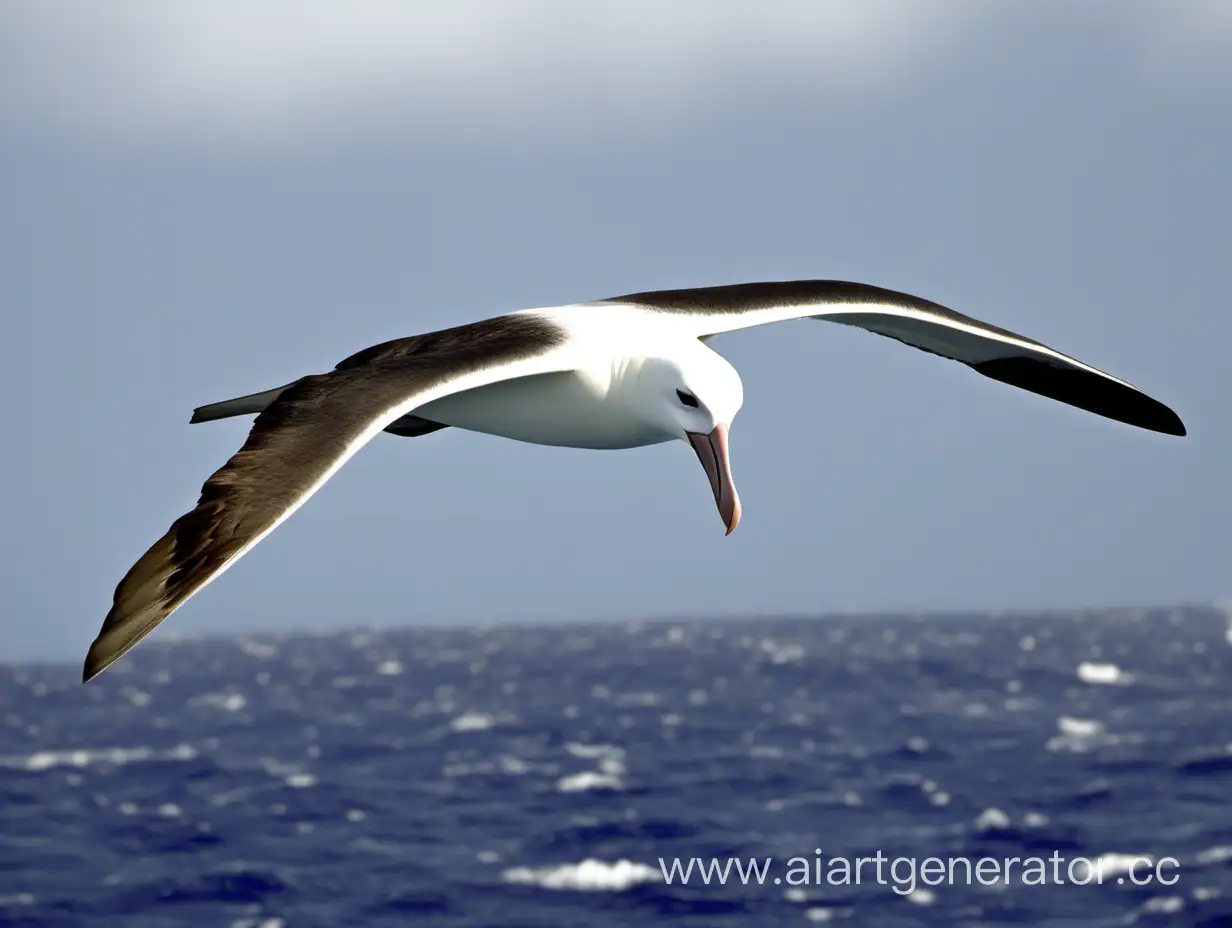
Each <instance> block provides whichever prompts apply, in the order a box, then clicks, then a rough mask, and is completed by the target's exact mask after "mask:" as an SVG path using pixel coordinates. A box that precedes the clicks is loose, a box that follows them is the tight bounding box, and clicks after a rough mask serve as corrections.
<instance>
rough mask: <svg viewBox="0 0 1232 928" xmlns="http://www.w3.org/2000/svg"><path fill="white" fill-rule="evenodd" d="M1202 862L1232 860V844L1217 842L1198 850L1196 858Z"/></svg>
mask: <svg viewBox="0 0 1232 928" xmlns="http://www.w3.org/2000/svg"><path fill="white" fill-rule="evenodd" d="M1195 859H1196V860H1197V861H1198V863H1200V864H1222V863H1226V862H1227V861H1229V860H1232V845H1230V844H1216V845H1215V846H1214V847H1208V848H1207V849H1206V850H1205V851H1198V854H1197V856H1196V858H1195Z"/></svg>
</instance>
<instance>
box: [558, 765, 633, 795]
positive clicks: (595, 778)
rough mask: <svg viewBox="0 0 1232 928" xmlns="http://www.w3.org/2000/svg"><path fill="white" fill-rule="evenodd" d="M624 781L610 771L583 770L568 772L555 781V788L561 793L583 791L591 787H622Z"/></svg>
mask: <svg viewBox="0 0 1232 928" xmlns="http://www.w3.org/2000/svg"><path fill="white" fill-rule="evenodd" d="M623 787H624V783H623V782H622V781H621V779H620V777H618V776H614V775H612V774H610V773H597V772H596V771H594V770H583V771H582V772H581V773H574V774H570V775H569V776H567V777H561V778H560V779H559V780H557V781H556V788H557V789H558V790H559V791H560V792H562V793H584V792H587V791H588V790H592V789H622V788H623Z"/></svg>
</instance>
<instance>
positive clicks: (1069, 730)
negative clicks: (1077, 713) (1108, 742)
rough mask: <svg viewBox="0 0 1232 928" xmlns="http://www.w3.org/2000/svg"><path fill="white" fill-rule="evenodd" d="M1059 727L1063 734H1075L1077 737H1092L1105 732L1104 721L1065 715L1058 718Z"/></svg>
mask: <svg viewBox="0 0 1232 928" xmlns="http://www.w3.org/2000/svg"><path fill="white" fill-rule="evenodd" d="M1057 728H1059V729H1060V730H1061V734H1063V735H1073V736H1074V737H1075V738H1092V737H1094V736H1095V735H1099V734H1103V731H1104V723H1103V722H1098V721H1096V720H1095V719H1079V718H1074V717H1073V716H1069V715H1063V716H1061V717H1060V718H1059V719H1057Z"/></svg>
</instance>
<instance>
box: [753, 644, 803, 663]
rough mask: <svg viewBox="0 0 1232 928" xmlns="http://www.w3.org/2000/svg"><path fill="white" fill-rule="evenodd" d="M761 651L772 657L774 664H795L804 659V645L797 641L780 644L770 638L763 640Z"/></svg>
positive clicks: (771, 660)
mask: <svg viewBox="0 0 1232 928" xmlns="http://www.w3.org/2000/svg"><path fill="white" fill-rule="evenodd" d="M761 651H762V653H763V654H765V655H766V656H767V657H769V658H770V663H772V664H795V663H799V662H800V661H802V660H804V654H805V652H804V646H803V645H800V644H797V643H795V642H789V643H787V644H779V643H778V642H777V641H774V640H772V639H770V638H764V639H762V642H761Z"/></svg>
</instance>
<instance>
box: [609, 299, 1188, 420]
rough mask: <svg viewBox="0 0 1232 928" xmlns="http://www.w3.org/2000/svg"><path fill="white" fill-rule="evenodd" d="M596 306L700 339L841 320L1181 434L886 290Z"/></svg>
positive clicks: (1141, 406) (1094, 377)
mask: <svg viewBox="0 0 1232 928" xmlns="http://www.w3.org/2000/svg"><path fill="white" fill-rule="evenodd" d="M603 302H605V303H626V304H632V305H636V306H642V307H645V308H647V309H650V310H654V311H656V312H662V313H670V314H679V315H680V316H681V318H682V321H685V320H687V323H688V324H689V325H690V327H691V328H690V331H692V330H693V329H695V330H696V331H695V334H696V335H698V336H699V337H702V338H705V337H708V336H711V335H717V334H719V333H721V332H730V331H733V330H735V329H744V328H749V327H750V326H755V325H763V324H765V323H768V322H779V321H782V320H786V319H802V318H813V319H826V320H828V321H830V322H841V323H843V324H844V325H852V326H858V327H859V328H862V329H867V330H868V331H870V332H876V333H877V334H878V335H885V336H888V337H890V338H894V339H897V340H898V341H900V342H903V343H905V344H908V345H911V346H913V347H915V348H920V349H922V350H924V351H928V352H931V353H932V354H936V355H940V356H941V357H944V358H951V359H953V360H955V361H961V362H962V363H964V364H966V365H968V366H970V367H972V368H974V369H975V370H976V371H978V372H979V373H981V374H983V375H984V376H985V377H991V378H992V379H994V380H1000V381H1002V382H1003V383H1008V384H1012V385H1014V386H1016V387H1022V388H1023V389H1025V390H1030V391H1031V392H1033V393H1039V394H1041V395H1043V396H1047V397H1050V398H1052V399H1055V400H1060V401H1061V402H1063V403H1068V404H1070V405H1071V406H1077V407H1079V408H1080V409H1086V410H1089V411H1090V412H1094V413H1098V414H1099V415H1101V416H1106V417H1108V418H1109V419H1116V420H1118V421H1121V422H1126V423H1128V424H1130V425H1136V426H1139V427H1141V428H1144V429H1151V430H1153V431H1156V432H1165V433H1167V434H1169V435H1184V434H1185V426H1184V424H1183V423H1182V422H1181V420H1180V418H1179V417H1178V416H1177V415H1176V413H1174V412H1173V411H1172V410H1171V409H1169V408H1168V407H1167V406H1165V405H1164V404H1163V403H1160V402H1159V401H1158V400H1154V399H1152V398H1151V397H1149V396H1147V395H1146V394H1145V393H1142V392H1140V391H1139V390H1137V389H1136V388H1135V387H1133V386H1132V385H1130V384H1128V383H1126V382H1125V381H1123V380H1119V379H1117V378H1116V377H1113V376H1112V375H1110V374H1106V373H1104V372H1103V371H1101V370H1098V369H1096V368H1094V367H1091V366H1090V365H1088V364H1083V363H1082V362H1081V361H1077V360H1075V359H1074V358H1071V357H1069V356H1068V355H1064V354H1062V353H1061V352H1059V351H1056V350H1054V349H1052V348H1049V347H1048V346H1047V345H1043V344H1041V343H1040V342H1037V341H1035V340H1033V339H1030V338H1026V337H1024V336H1022V335H1017V334H1015V333H1014V332H1010V331H1008V330H1006V329H1001V328H998V327H997V326H993V325H989V324H988V323H986V322H980V321H979V320H978V319H972V318H971V317H970V316H964V315H963V314H962V313H956V312H954V311H953V310H952V309H947V308H946V307H944V306H941V305H939V304H937V303H933V302H931V301H929V300H924V299H921V298H920V297H916V296H911V295H910V294H906V293H899V292H898V291H896V290H886V289H884V288H882V287H873V286H869V285H868V284H858V283H849V282H847V281H842V280H794V281H776V282H768V283H751V284H733V285H730V286H724V287H698V288H695V289H689V290H658V291H651V292H647V293H631V294H628V295H627V296H619V297H613V298H611V299H609V300H604V301H603Z"/></svg>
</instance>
